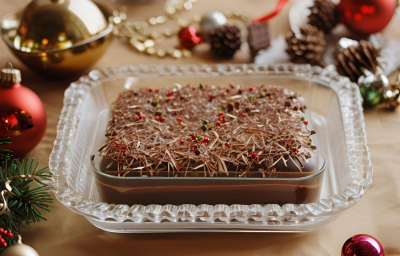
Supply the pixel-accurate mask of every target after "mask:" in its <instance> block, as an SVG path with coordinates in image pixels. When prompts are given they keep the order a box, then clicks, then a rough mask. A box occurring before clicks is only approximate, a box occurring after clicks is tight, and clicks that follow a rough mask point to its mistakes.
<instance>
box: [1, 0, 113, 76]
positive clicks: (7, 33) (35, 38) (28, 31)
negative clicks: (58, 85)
mask: <svg viewBox="0 0 400 256" xmlns="http://www.w3.org/2000/svg"><path fill="white" fill-rule="evenodd" d="M111 16H112V10H111V9H110V8H109V7H107V6H106V5H103V4H98V3H93V2H92V1H90V0H34V1H32V2H30V3H29V4H28V5H27V6H26V7H25V8H24V9H22V10H17V11H16V12H14V13H11V14H9V15H6V16H5V17H4V18H3V19H2V20H1V36H2V38H3V40H4V41H5V42H6V44H7V46H8V47H9V48H10V50H11V51H12V52H13V54H14V55H15V56H17V57H18V58H19V59H20V60H21V61H22V62H24V63H25V64H26V65H27V66H28V67H30V68H32V69H33V70H36V71H38V72H40V73H43V74H47V75H52V76H57V77H59V76H68V75H71V74H75V73H79V72H81V71H83V70H85V69H86V68H88V67H89V66H91V65H92V64H94V63H95V62H96V61H97V60H98V59H99V58H100V57H101V56H102V54H103V53H104V52H105V50H106V49H107V47H108V46H109V43H110V39H111V38H112V31H113V22H112V17H111Z"/></svg>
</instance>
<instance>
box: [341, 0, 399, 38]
mask: <svg viewBox="0 0 400 256" xmlns="http://www.w3.org/2000/svg"><path fill="white" fill-rule="evenodd" d="M336 9H337V11H338V14H339V18H340V20H341V22H342V23H343V24H344V25H345V26H346V27H348V28H349V29H350V30H353V31H354V32H357V33H359V34H364V35H369V34H373V33H377V32H379V31H381V30H383V29H384V28H385V27H386V25H387V24H388V23H389V21H390V20H391V19H392V17H393V14H394V12H395V10H396V1H393V0H362V1H354V0H341V1H340V3H339V4H338V5H337V7H336Z"/></svg>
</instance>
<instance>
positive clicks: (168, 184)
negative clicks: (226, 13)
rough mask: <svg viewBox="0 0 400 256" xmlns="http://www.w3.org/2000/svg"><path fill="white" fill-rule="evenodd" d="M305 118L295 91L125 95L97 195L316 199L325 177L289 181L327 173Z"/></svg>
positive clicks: (194, 200) (116, 111)
mask: <svg viewBox="0 0 400 256" xmlns="http://www.w3.org/2000/svg"><path fill="white" fill-rule="evenodd" d="M306 112H307V107H306V105H305V103H304V101H303V100H302V99H301V98H300V96H299V95H298V94H297V93H294V92H291V91H289V90H287V89H284V88H277V87H272V86H253V87H252V86H250V87H246V88H244V87H239V86H233V85H230V86H229V87H227V88H222V87H221V88H220V87H215V86H208V85H202V84H200V85H199V86H196V87H193V86H190V85H187V86H181V85H179V84H176V87H175V88H174V89H154V88H146V89H138V90H135V91H131V90H129V91H124V92H122V93H121V94H120V95H119V97H118V99H117V100H116V101H115V102H114V103H113V104H112V105H111V118H110V120H109V124H108V127H107V131H106V133H105V136H106V140H105V141H104V142H103V144H102V146H101V147H100V149H99V155H100V157H102V160H101V163H100V168H99V169H100V172H101V173H104V174H107V175H96V179H97V183H98V185H99V192H100V195H101V197H102V199H103V200H104V201H106V202H107V201H109V202H112V203H128V204H183V203H191V204H202V203H207V204H218V203H221V204H222V203H223V204H235V203H239V204H252V203H278V204H284V203H305V202H312V201H315V200H317V199H318V197H319V191H320V183H321V182H320V181H321V179H322V175H317V176H318V178H317V179H310V180H308V181H304V180H303V181H302V182H294V181H289V180H290V178H301V177H307V176H310V175H313V174H315V173H317V172H318V171H319V170H320V167H321V166H320V163H319V161H318V159H319V156H317V155H316V154H315V151H316V146H315V145H314V144H313V139H312V135H313V134H315V131H313V130H312V129H310V124H309V120H307V117H306V116H307V115H306ZM112 176H115V177H114V178H113V177H112ZM118 177H120V178H119V179H118ZM126 177H131V178H132V179H133V180H135V182H132V181H131V180H130V179H126ZM185 177H186V178H191V179H179V178H185ZM121 178H122V179H121ZM134 178H137V179H134ZM215 178H218V179H215ZM221 178H225V179H221ZM279 178H282V182H272V183H271V181H268V182H267V183H268V184H267V183H266V182H265V181H266V180H279ZM246 179H248V180H249V182H244V180H246ZM205 180H208V181H205ZM264 180H265V181H264ZM139 181H140V182H139ZM204 182H205V183H206V185H204V184H205V183H204ZM138 183H140V184H138ZM202 184H203V185H202ZM160 193H161V194H160ZM243 193H244V194H243Z"/></svg>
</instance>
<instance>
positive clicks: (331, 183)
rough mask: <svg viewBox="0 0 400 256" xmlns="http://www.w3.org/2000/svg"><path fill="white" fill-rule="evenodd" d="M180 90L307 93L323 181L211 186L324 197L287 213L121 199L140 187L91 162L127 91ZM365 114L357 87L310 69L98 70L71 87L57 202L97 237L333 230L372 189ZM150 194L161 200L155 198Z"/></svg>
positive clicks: (266, 207)
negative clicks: (112, 109)
mask: <svg viewBox="0 0 400 256" xmlns="http://www.w3.org/2000/svg"><path fill="white" fill-rule="evenodd" d="M175 82H176V83H181V84H186V83H189V82H190V83H191V84H198V83H207V84H215V85H227V84H229V83H233V84H241V85H244V86H246V85H261V84H266V85H276V86H282V87H286V88H288V89H290V90H293V91H295V92H298V93H300V94H301V95H302V97H303V98H304V99H305V101H306V102H307V104H308V108H309V110H310V112H311V118H310V119H311V121H312V125H313V127H314V130H316V131H317V134H318V136H319V140H318V142H317V143H318V144H317V147H318V154H319V155H320V156H321V158H322V160H321V161H320V162H321V163H322V164H321V166H320V167H321V168H320V169H319V171H318V172H317V173H315V174H313V175H311V176H309V177H300V178H297V179H298V180H295V179H293V178H291V179H287V180H286V179H285V178H276V179H274V178H269V180H265V179H258V178H255V180H250V179H249V178H243V179H236V178H229V179H228V178H213V179H211V180H210V178H207V180H208V181H207V182H211V183H212V185H213V186H214V188H217V187H221V185H226V186H222V187H226V188H229V187H231V188H233V187H232V184H236V185H237V184H238V183H240V182H243V181H244V182H250V183H251V182H255V181H256V182H255V184H257V183H258V185H260V183H259V182H261V183H262V182H269V186H265V187H269V188H268V189H269V190H268V189H267V190H266V191H269V193H273V192H271V191H273V189H272V190H271V188H273V187H275V189H276V187H277V186H274V184H275V185H276V184H280V185H282V182H283V183H285V182H288V183H290V185H292V186H293V188H299V187H302V186H303V185H301V184H305V185H306V186H308V187H310V186H313V185H315V184H318V183H320V184H321V185H320V186H319V187H318V188H317V189H318V190H319V191H318V193H313V196H314V197H310V198H309V199H307V200H303V201H302V202H304V203H300V201H296V198H293V197H292V198H291V200H292V201H291V202H293V203H296V204H291V203H286V204H285V202H286V201H279V200H277V201H273V200H272V201H268V200H265V203H263V202H257V201H248V202H247V203H246V201H240V200H239V201H237V202H234V201H229V200H228V199H227V200H226V201H223V197H221V199H219V200H218V201H215V202H211V201H210V202H207V203H208V204H202V201H201V197H199V198H196V197H193V200H189V198H191V197H187V198H186V199H185V200H183V201H182V200H181V201H179V200H178V201H176V202H173V201H170V202H168V200H167V201H165V200H160V201H157V202H156V201H155V203H157V204H151V205H141V204H138V203H145V202H143V201H140V200H138V198H137V197H136V199H133V200H132V201H126V198H132V197H130V196H127V197H126V198H125V199H124V198H121V197H120V195H122V194H123V193H124V189H126V187H129V186H132V184H134V183H135V181H133V180H132V179H131V180H124V179H120V180H118V183H113V182H115V180H116V179H115V178H116V177H115V176H110V177H107V176H108V175H105V174H103V173H98V172H96V171H93V170H92V166H91V161H90V156H91V155H93V154H94V153H95V152H96V150H97V149H98V148H99V144H101V142H102V141H103V140H104V130H105V128H106V125H107V124H106V123H107V120H108V113H109V105H110V103H111V102H113V101H114V100H115V99H116V98H117V96H118V94H119V93H120V92H121V91H123V90H126V89H130V88H135V87H138V86H140V87H154V84H157V85H160V86H163V85H165V86H170V85H171V84H173V83H175ZM361 104H362V100H361V98H360V95H359V91H358V87H357V86H356V85H355V84H353V83H351V82H350V81H349V80H348V79H347V78H344V77H340V76H338V75H337V73H336V72H335V71H333V70H329V69H322V68H319V67H311V66H309V65H293V64H281V65H275V66H254V65H213V66H208V65H202V66H197V65H173V66H157V65H154V66H146V65H143V66H142V65H139V66H135V65H131V66H123V67H119V68H107V69H104V70H93V71H91V72H90V73H89V75H88V76H84V77H82V78H81V79H80V80H79V81H77V82H75V83H72V84H71V86H70V87H69V88H68V89H67V90H66V92H65V99H64V107H63V110H62V113H61V117H60V122H59V125H58V135H57V139H56V141H55V142H54V148H53V151H52V153H51V155H50V163H49V165H50V169H51V171H52V172H53V173H54V181H53V185H54V186H55V188H56V189H57V192H56V196H57V198H58V199H59V200H60V201H61V202H62V203H63V204H65V205H66V206H68V207H69V208H71V209H72V210H74V211H76V212H78V213H80V214H82V215H84V216H86V218H87V219H88V220H89V221H90V222H91V223H93V224H94V225H96V226H97V227H99V228H102V229H104V230H108V231H112V232H175V231H179V232H181V231H182V232H184V231H267V232H288V231H290V232H301V231H311V230H315V229H318V228H321V227H323V226H325V225H327V224H328V223H330V222H331V221H332V220H334V219H335V218H336V217H337V214H338V213H339V212H340V211H342V210H344V209H347V208H348V207H350V206H352V205H354V204H355V203H356V202H357V201H358V200H359V199H360V198H361V195H362V194H363V192H364V189H365V188H367V187H369V186H370V185H371V182H372V165H371V162H370V158H369V151H368V148H367V145H366V136H365V127H364V117H363V113H362V107H361ZM98 158H99V157H98ZM324 159H325V161H324ZM94 161H96V159H94ZM324 163H326V164H324ZM94 165H96V162H94ZM139 178H140V182H142V183H145V184H146V186H151V184H153V185H154V183H157V184H162V183H163V180H162V179H163V178H161V177H160V178H161V179H160V180H157V179H154V178H149V177H147V178H146V177H139ZM110 179H111V180H110ZM136 180H137V179H136ZM164 180H165V179H164ZM201 180H205V179H199V178H180V179H178V178H174V179H173V182H175V183H174V184H173V186H175V187H176V186H177V184H179V186H183V187H186V188H184V189H183V190H181V191H184V190H185V189H187V186H189V185H196V184H199V182H200V183H201V182H202V181H201ZM99 181H100V182H101V183H103V184H108V185H110V184H111V185H114V186H116V187H114V188H112V189H113V190H114V191H118V194H116V196H113V197H109V198H107V194H109V193H108V192H107V193H103V192H104V190H103V189H102V188H101V187H98V182H99ZM170 181H172V180H170ZM126 182H127V183H126ZM128 183H129V184H128ZM228 184H229V185H228ZM162 185H165V184H162ZM262 185H265V184H262ZM262 187H263V186H256V187H255V188H254V190H253V192H251V189H249V190H248V191H250V192H249V193H250V194H251V193H253V194H251V195H255V194H256V193H257V191H259V192H260V193H261V192H262V189H263V188H262ZM99 188H100V189H99ZM108 188H110V187H108ZM128 190H129V189H128ZM211 191H212V190H211ZM141 192H143V191H141ZM159 192H160V191H159ZM164 192H165V191H162V193H158V192H157V193H158V194H159V196H160V197H161V198H166V194H165V193H164ZM264 192H265V191H264ZM146 193H152V191H151V190H150V192H149V190H147V192H146ZM181 193H182V192H181ZM291 194H292V195H295V194H296V193H291ZM299 194H301V192H300V193H299ZM109 195H110V194H109ZM193 195H195V191H193V194H192V196H193ZM316 195H317V196H316ZM167 196H168V195H167ZM116 198H118V199H116ZM303 199H304V198H303ZM121 203H122V204H121ZM134 203H136V204H134ZM167 203H169V204H167ZM211 203H212V204H211ZM128 204H129V205H128ZM132 204H133V205H132Z"/></svg>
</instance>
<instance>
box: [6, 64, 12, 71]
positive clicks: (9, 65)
mask: <svg viewBox="0 0 400 256" xmlns="http://www.w3.org/2000/svg"><path fill="white" fill-rule="evenodd" d="M7 65H8V66H10V69H11V70H13V65H12V64H11V62H8V63H7V64H6V68H7Z"/></svg>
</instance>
